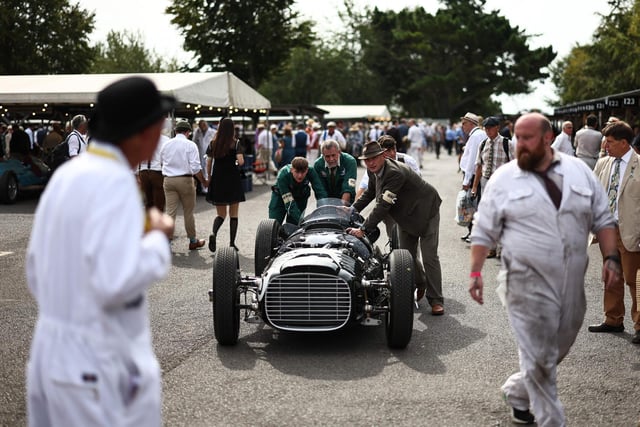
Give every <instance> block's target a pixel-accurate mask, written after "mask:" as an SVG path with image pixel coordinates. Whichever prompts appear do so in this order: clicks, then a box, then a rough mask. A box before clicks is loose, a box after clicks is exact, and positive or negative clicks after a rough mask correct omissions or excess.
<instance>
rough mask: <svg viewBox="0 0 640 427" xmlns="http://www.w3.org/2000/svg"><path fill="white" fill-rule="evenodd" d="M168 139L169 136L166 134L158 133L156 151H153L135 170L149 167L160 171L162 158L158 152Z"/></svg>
mask: <svg viewBox="0 0 640 427" xmlns="http://www.w3.org/2000/svg"><path fill="white" fill-rule="evenodd" d="M169 139H170V138H169V137H168V136H165V135H160V141H158V146H157V147H156V151H154V152H153V156H151V160H149V161H147V162H142V163H140V164H139V165H138V168H137V170H147V169H149V170H152V171H162V160H161V159H160V152H161V151H162V147H164V144H166V143H167V141H169Z"/></svg>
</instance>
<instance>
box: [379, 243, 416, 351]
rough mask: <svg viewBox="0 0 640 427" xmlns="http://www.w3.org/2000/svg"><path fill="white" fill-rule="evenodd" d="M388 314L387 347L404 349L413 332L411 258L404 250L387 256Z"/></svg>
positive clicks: (398, 250) (386, 325) (397, 250)
mask: <svg viewBox="0 0 640 427" xmlns="http://www.w3.org/2000/svg"><path fill="white" fill-rule="evenodd" d="M389 270H390V274H389V286H390V287H391V293H390V296H389V312H388V313H387V315H386V324H385V327H386V332H387V345H388V346H389V347H391V348H405V347H406V346H407V345H408V344H409V341H411V333H412V332H413V286H414V275H413V257H412V256H411V254H410V253H409V251H407V250H406V249H396V250H394V251H392V252H391V254H390V255H389Z"/></svg>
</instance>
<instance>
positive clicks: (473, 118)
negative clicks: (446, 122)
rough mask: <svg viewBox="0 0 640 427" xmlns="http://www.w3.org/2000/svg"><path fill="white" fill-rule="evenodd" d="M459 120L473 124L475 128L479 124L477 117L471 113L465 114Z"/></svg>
mask: <svg viewBox="0 0 640 427" xmlns="http://www.w3.org/2000/svg"><path fill="white" fill-rule="evenodd" d="M460 120H466V121H468V122H471V123H473V124H474V125H476V126H478V124H479V123H480V120H479V119H478V116H476V115H475V114H473V113H467V114H465V115H464V116H462V117H460Z"/></svg>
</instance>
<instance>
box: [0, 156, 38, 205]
mask: <svg viewBox="0 0 640 427" xmlns="http://www.w3.org/2000/svg"><path fill="white" fill-rule="evenodd" d="M38 165H40V166H38ZM48 180H49V172H48V168H47V167H46V165H44V163H42V162H39V163H38V164H33V160H31V163H25V162H22V161H20V160H18V159H17V158H13V157H10V158H9V159H6V160H5V159H0V203H15V201H16V199H17V198H18V194H20V193H21V192H23V191H31V190H42V189H43V188H44V187H45V185H46V184H47V181H48Z"/></svg>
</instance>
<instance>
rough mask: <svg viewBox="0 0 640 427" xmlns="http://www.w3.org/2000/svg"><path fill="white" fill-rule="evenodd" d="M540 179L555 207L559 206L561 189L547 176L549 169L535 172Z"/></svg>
mask: <svg viewBox="0 0 640 427" xmlns="http://www.w3.org/2000/svg"><path fill="white" fill-rule="evenodd" d="M535 173H536V174H537V175H538V176H539V177H540V178H542V181H543V182H544V186H545V188H546V189H547V193H548V194H549V197H551V201H552V202H553V204H554V206H555V207H556V209H559V208H560V202H561V201H562V191H560V189H559V188H558V186H557V185H556V183H555V182H553V180H552V179H551V178H549V175H548V173H549V169H547V170H546V171H544V172H535Z"/></svg>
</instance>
